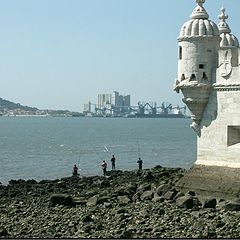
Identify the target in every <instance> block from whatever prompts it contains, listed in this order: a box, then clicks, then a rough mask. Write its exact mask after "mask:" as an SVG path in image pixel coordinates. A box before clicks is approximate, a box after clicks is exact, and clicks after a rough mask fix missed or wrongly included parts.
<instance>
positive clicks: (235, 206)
mask: <svg viewBox="0 0 240 240" xmlns="http://www.w3.org/2000/svg"><path fill="white" fill-rule="evenodd" d="M223 208H224V209H225V210H227V211H240V199H235V200H232V201H228V202H226V203H225V204H224V206H223Z"/></svg>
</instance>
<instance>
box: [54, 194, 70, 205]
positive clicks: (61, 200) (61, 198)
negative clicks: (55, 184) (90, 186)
mask: <svg viewBox="0 0 240 240" xmlns="http://www.w3.org/2000/svg"><path fill="white" fill-rule="evenodd" d="M56 205H64V206H70V207H74V206H75V203H74V201H73V199H72V197H71V196H70V195H66V194H53V195H52V196H51V197H50V206H56Z"/></svg>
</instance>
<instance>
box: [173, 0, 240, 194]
mask: <svg viewBox="0 0 240 240" xmlns="http://www.w3.org/2000/svg"><path fill="white" fill-rule="evenodd" d="M204 2H205V0H196V3H197V7H196V8H195V9H194V10H193V13H192V14H191V19H190V20H189V21H187V22H186V23H185V24H184V25H183V26H182V29H181V31H180V35H179V38H178V41H179V62H178V78H177V80H176V82H175V90H176V91H177V92H179V90H181V91H182V93H183V96H184V98H183V101H184V103H186V105H187V106H188V108H189V109H190V111H191V113H192V115H191V118H192V120H193V123H192V125H191V127H192V128H193V130H194V131H195V132H196V133H197V138H198V139H197V161H196V162H195V164H194V166H193V168H192V169H191V170H190V171H189V172H188V173H187V174H186V175H185V176H184V178H182V180H181V181H180V182H179V187H180V188H182V189H185V190H189V189H194V190H195V191H197V192H201V193H205V194H206V195H208V194H211V195H212V193H213V192H214V193H215V194H216V195H219V196H223V195H224V196H226V195H227V196H228V197H230V196H231V197H238V196H239V195H240V185H239V184H238V183H239V182H240V65H239V63H240V54H239V53H240V50H239V43H238V40H237V38H236V37H235V36H234V35H233V34H232V33H231V29H230V27H229V26H228V24H227V22H226V20H227V19H228V16H227V15H226V13H225V9H224V8H222V9H221V14H220V15H219V20H220V22H219V24H218V25H216V24H215V23H214V22H212V21H211V20H209V16H208V13H207V12H206V10H205V9H204V7H203V4H204ZM186 147H187V146H186Z"/></svg>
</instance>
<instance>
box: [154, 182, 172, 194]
mask: <svg viewBox="0 0 240 240" xmlns="http://www.w3.org/2000/svg"><path fill="white" fill-rule="evenodd" d="M170 189H171V185H170V184H162V185H160V186H159V187H158V188H157V189H156V193H157V194H158V195H159V196H161V195H164V194H165V193H166V192H168V191H169V190H170Z"/></svg>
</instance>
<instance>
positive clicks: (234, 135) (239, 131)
mask: <svg viewBox="0 0 240 240" xmlns="http://www.w3.org/2000/svg"><path fill="white" fill-rule="evenodd" d="M237 144H240V126H228V128H227V146H228V147H229V146H233V145H237Z"/></svg>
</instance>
